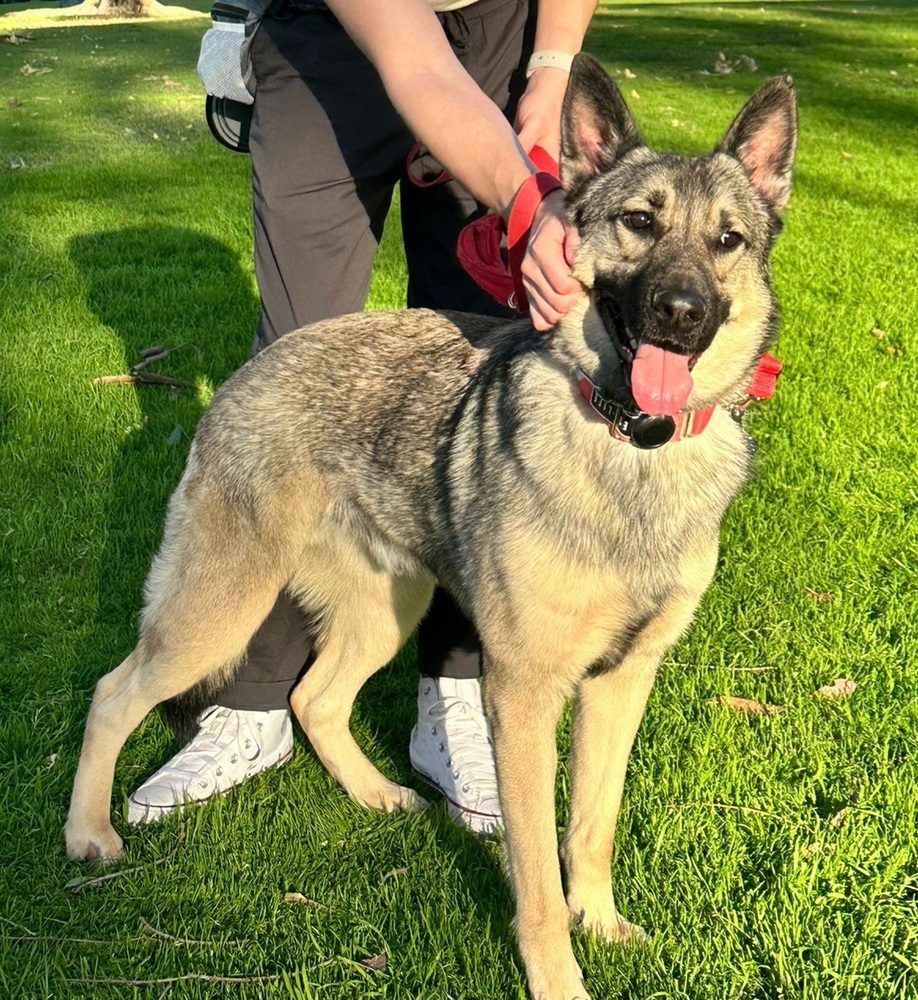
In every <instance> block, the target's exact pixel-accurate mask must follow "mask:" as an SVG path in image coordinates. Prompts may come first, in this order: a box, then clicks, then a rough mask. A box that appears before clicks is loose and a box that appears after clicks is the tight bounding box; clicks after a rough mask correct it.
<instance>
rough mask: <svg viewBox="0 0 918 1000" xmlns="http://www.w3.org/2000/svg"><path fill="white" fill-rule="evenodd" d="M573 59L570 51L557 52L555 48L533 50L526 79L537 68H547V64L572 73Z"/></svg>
mask: <svg viewBox="0 0 918 1000" xmlns="http://www.w3.org/2000/svg"><path fill="white" fill-rule="evenodd" d="M573 61H574V57H573V56H572V55H571V54H570V53H569V52H556V51H555V50H554V49H544V50H543V51H542V52H533V53H532V55H531V56H530V58H529V65H528V66H527V67H526V79H527V80H528V79H529V77H530V76H532V74H533V73H535V71H536V70H537V69H545V68H546V67H547V66H550V67H552V68H553V69H563V70H564V72H565V73H570V71H571V64H572V63H573Z"/></svg>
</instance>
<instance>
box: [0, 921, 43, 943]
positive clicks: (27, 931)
mask: <svg viewBox="0 0 918 1000" xmlns="http://www.w3.org/2000/svg"><path fill="white" fill-rule="evenodd" d="M0 920H2V921H3V922H4V923H5V924H12V925H13V927H18V928H19V930H21V931H25V932H26V934H30V935H31V936H32V937H33V938H34V937H36V936H37V934H38V931H30V930H29V928H28V927H26V926H25V925H24V924H17V923H16V921H15V920H10V918H9V917H0ZM23 940H28V938H24V939H23Z"/></svg>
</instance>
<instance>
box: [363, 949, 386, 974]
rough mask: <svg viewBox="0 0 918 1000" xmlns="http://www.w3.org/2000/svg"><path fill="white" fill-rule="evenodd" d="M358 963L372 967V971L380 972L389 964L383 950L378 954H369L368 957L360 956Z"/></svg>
mask: <svg viewBox="0 0 918 1000" xmlns="http://www.w3.org/2000/svg"><path fill="white" fill-rule="evenodd" d="M360 964H361V965H365V966H366V967H367V968H368V969H373V971H374V972H382V971H383V969H385V968H386V966H387V965H388V964H389V959H388V958H387V957H386V954H385V952H383V953H382V954H379V955H371V956H370V958H362V959H361V960H360Z"/></svg>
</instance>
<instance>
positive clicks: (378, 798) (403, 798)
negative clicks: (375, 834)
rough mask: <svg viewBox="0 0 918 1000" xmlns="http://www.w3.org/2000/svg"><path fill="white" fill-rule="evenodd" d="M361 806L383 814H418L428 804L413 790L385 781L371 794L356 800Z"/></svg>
mask: <svg viewBox="0 0 918 1000" xmlns="http://www.w3.org/2000/svg"><path fill="white" fill-rule="evenodd" d="M358 801H360V802H362V804H363V805H366V806H370V807H371V808H373V809H382V811H383V812H389V813H394V812H420V811H421V810H422V809H426V808H427V807H428V806H429V805H430V803H429V802H428V801H427V799H425V798H422V797H421V796H420V795H418V793H417V792H416V791H415V790H414V789H413V788H406V787H405V786H404V785H396V784H395V783H394V782H392V781H387V782H385V784H382V783H380V785H379V786H378V787H377V788H376V789H374V791H373V793H372V794H370V795H367V796H366V797H363V798H360V799H358Z"/></svg>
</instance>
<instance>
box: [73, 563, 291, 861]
mask: <svg viewBox="0 0 918 1000" xmlns="http://www.w3.org/2000/svg"><path fill="white" fill-rule="evenodd" d="M252 563H253V560H247V559H245V558H234V559H233V560H228V559H227V558H226V557H225V556H224V557H223V559H222V561H220V562H219V564H217V563H214V562H212V561H210V560H208V559H200V558H199V559H198V560H197V561H196V562H195V563H193V564H191V565H186V566H181V567H179V568H178V570H177V571H176V572H174V573H171V575H170V576H169V579H168V580H167V581H166V583H165V584H163V583H162V580H161V581H160V588H159V590H160V593H158V594H155V593H154V594H153V595H152V598H151V603H150V605H149V606H148V608H147V611H146V613H145V616H144V623H143V626H142V628H141V637H140V641H139V642H138V644H137V647H136V649H135V650H134V651H133V652H132V653H131V654H130V655H129V656H128V657H127V659H126V660H124V662H123V663H121V664H120V666H118V667H116V668H115V669H114V670H112V671H111V673H109V674H106V676H105V677H103V678H102V679H101V680H100V681H99V683H98V684H97V686H96V690H95V694H94V695H93V700H92V706H91V708H90V710H89V718H88V719H87V722H86V732H85V735H84V737H83V749H82V752H81V754H80V763H79V766H78V767H77V773H76V779H75V781H74V787H73V796H72V799H71V804H70V813H69V816H68V818H67V824H66V827H65V830H64V834H65V838H66V842H67V853H68V854H69V855H70V857H71V858H78V859H114V858H118V857H120V855H121V851H122V843H121V838H120V837H119V836H118V834H117V833H116V832H115V830H114V828H113V827H112V824H111V818H110V803H111V794H112V784H113V781H114V770H115V763H116V761H117V758H118V754H119V752H120V750H121V747H122V746H123V745H124V742H125V740H126V739H127V738H128V736H129V735H130V734H131V732H133V730H134V729H135V728H136V727H137V726H138V725H139V724H140V722H141V721H142V720H143V719H144V717H145V716H146V715H147V713H148V712H150V711H151V709H153V708H154V707H155V706H156V705H158V704H159V703H160V702H161V701H164V700H165V699H166V698H172V697H174V696H175V695H178V694H181V693H182V692H183V691H186V690H187V689H188V688H190V687H191V686H192V685H194V684H196V683H198V682H199V681H201V680H203V679H204V678H206V677H208V676H214V677H220V676H221V675H223V676H224V677H225V675H226V673H227V671H228V670H229V669H230V668H231V667H232V666H233V665H234V664H235V663H237V662H238V661H239V660H240V658H241V656H242V654H243V653H244V651H245V648H246V645H247V644H248V641H249V639H250V638H251V637H252V634H253V633H254V632H255V630H256V629H257V628H258V626H259V624H260V623H261V622H262V621H263V620H264V618H265V616H266V615H267V613H268V611H269V610H270V609H271V606H272V604H273V603H274V600H275V598H276V597H277V592H278V590H279V587H280V583H281V582H282V581H275V580H274V579H273V575H272V574H271V573H270V572H263V573H258V572H257V571H255V570H254V569H253V565H252ZM170 569H171V567H170ZM154 576H155V573H154V574H151V580H153V579H154ZM163 592H164V593H163Z"/></svg>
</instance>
